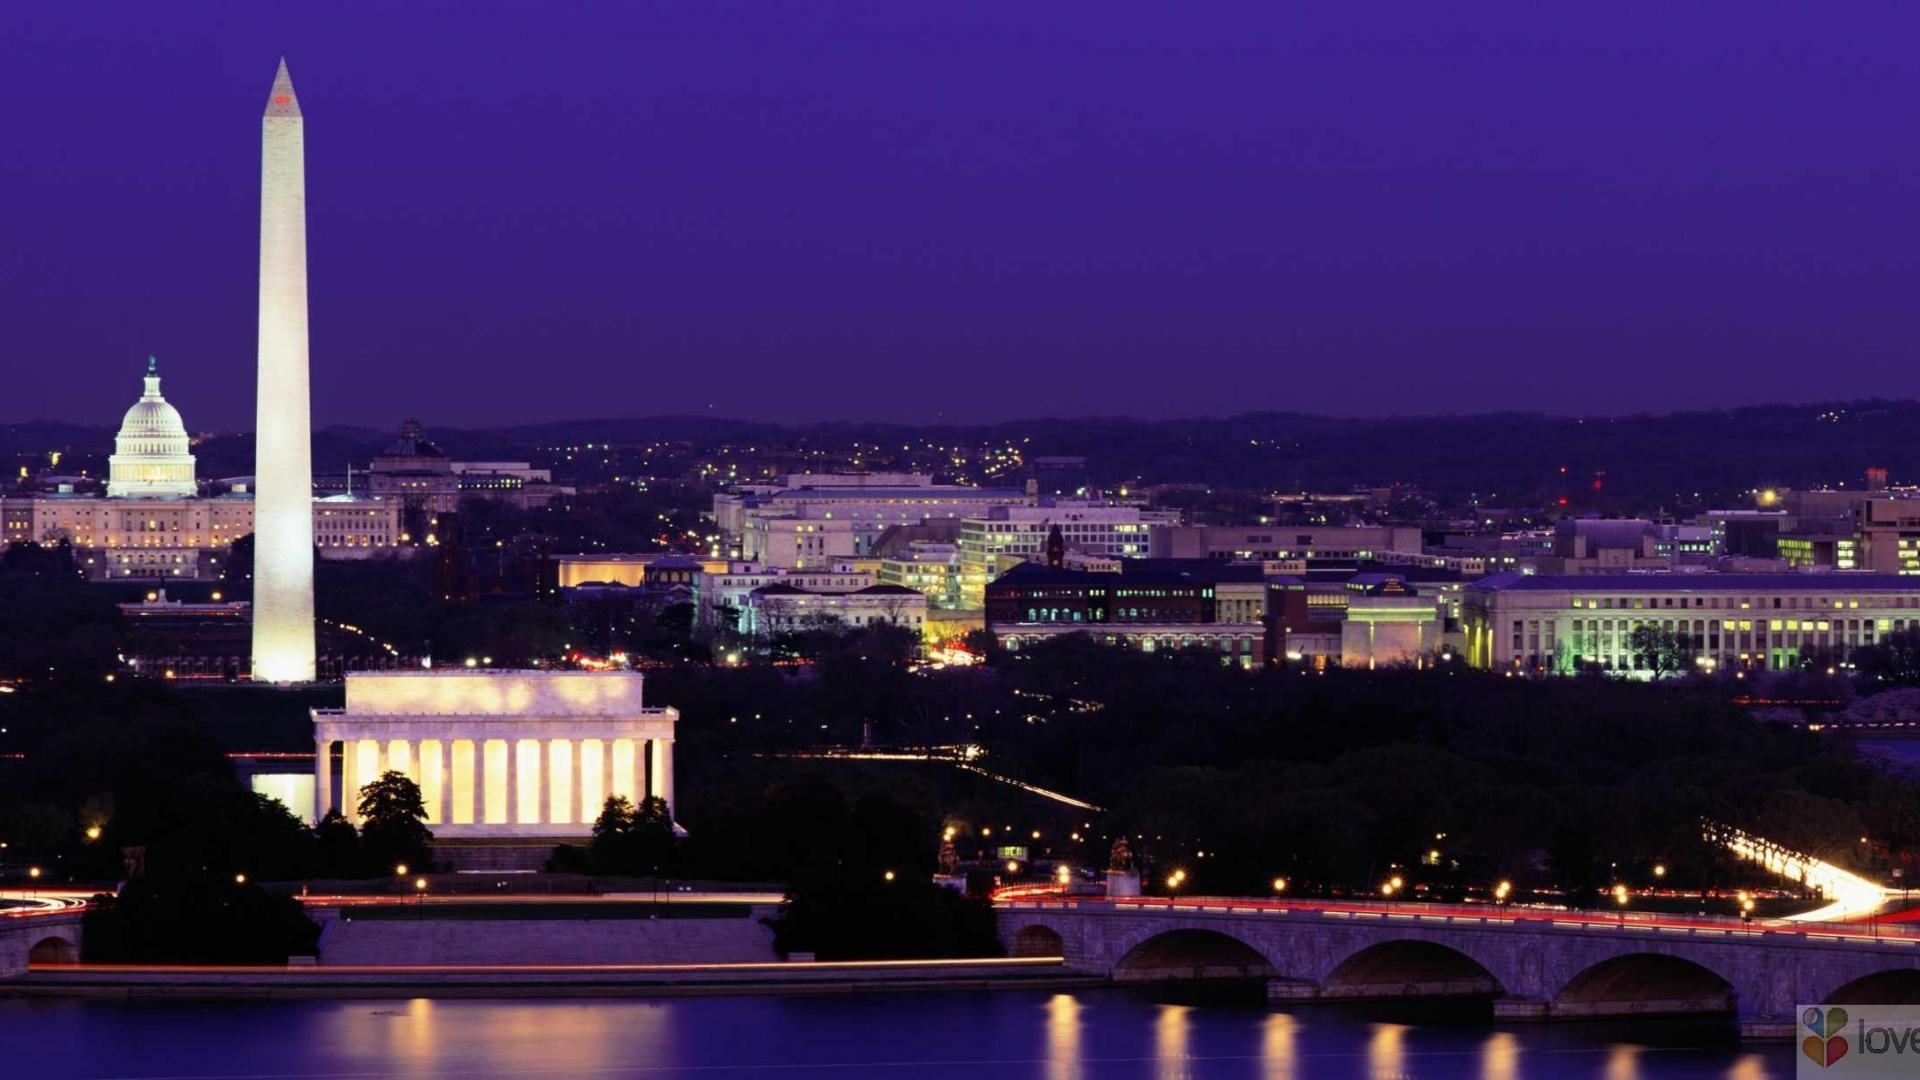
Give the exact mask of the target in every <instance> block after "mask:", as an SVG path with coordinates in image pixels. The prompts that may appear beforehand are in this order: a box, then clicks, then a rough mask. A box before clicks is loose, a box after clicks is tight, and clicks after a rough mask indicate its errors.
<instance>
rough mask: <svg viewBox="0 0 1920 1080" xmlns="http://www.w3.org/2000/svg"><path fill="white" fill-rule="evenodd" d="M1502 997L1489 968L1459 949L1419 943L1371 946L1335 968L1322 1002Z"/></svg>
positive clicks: (1326, 981) (1408, 940) (1401, 940)
mask: <svg viewBox="0 0 1920 1080" xmlns="http://www.w3.org/2000/svg"><path fill="white" fill-rule="evenodd" d="M1502 993H1504V990H1503V989H1502V988H1501V985H1500V980H1499V979H1498V978H1496V977H1495V976H1494V974H1493V972H1491V971H1489V970H1488V969H1487V965H1485V964H1483V963H1481V962H1480V961H1478V960H1476V959H1474V958H1473V957H1471V956H1469V955H1467V954H1466V953H1464V952H1461V951H1460V950H1459V949H1455V948H1452V947H1450V946H1446V945H1442V944H1440V943H1438V942H1434V941H1425V940H1421V939H1418V938H1396V939H1394V940H1391V941H1381V942H1375V943H1374V944H1371V945H1367V946H1365V947H1363V948H1361V949H1358V950H1356V951H1355V952H1353V953H1352V954H1350V955H1348V957H1347V958H1346V959H1344V960H1342V961H1340V962H1339V963H1337V964H1335V965H1334V966H1333V970H1331V971H1329V972H1328V973H1327V977H1326V978H1325V979H1324V980H1322V982H1321V984H1320V996H1321V997H1323V998H1330V999H1338V998H1372V997H1493V996H1498V995H1499V994H1502Z"/></svg>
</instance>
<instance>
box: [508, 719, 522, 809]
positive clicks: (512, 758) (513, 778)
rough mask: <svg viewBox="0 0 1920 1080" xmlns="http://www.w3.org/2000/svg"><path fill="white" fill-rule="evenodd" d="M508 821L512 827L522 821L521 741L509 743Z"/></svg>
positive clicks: (512, 740) (510, 741)
mask: <svg viewBox="0 0 1920 1080" xmlns="http://www.w3.org/2000/svg"><path fill="white" fill-rule="evenodd" d="M506 742H507V820H506V824H508V825H512V824H515V823H516V822H518V821H519V820H520V740H519V739H508V740H507V741H506Z"/></svg>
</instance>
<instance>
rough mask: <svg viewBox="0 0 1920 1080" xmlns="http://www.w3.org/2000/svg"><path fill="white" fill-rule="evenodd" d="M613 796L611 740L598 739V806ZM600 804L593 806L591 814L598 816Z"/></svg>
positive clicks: (604, 803)
mask: <svg viewBox="0 0 1920 1080" xmlns="http://www.w3.org/2000/svg"><path fill="white" fill-rule="evenodd" d="M611 798H613V740H612V739H601V740H600V806H605V805H606V804H607V800H608V799H611ZM600 806H596V807H594V808H593V816H594V818H595V819H596V820H597V819H598V818H599V817H600Z"/></svg>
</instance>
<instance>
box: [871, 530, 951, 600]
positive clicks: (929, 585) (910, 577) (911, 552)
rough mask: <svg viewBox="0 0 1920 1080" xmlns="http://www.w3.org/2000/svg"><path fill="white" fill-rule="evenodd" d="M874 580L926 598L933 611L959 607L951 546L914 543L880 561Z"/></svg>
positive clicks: (922, 542) (923, 542)
mask: <svg viewBox="0 0 1920 1080" xmlns="http://www.w3.org/2000/svg"><path fill="white" fill-rule="evenodd" d="M875 580H876V581H877V582H879V583H880V584H882V585H899V586H902V587H904V588H908V589H912V590H913V591H915V592H917V593H923V594H925V595H926V597H927V600H928V602H929V603H931V604H932V605H933V606H934V607H936V608H942V609H947V610H952V609H956V608H958V607H960V549H959V547H958V546H956V545H954V544H941V543H929V542H925V541H915V542H913V543H910V544H906V545H903V550H901V551H900V552H898V553H897V554H895V555H894V556H892V557H889V558H885V559H882V560H880V569H879V571H878V572H877V573H876V574H875Z"/></svg>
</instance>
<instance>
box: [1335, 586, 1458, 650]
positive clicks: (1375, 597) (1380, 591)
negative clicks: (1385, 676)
mask: <svg viewBox="0 0 1920 1080" xmlns="http://www.w3.org/2000/svg"><path fill="white" fill-rule="evenodd" d="M1350 589H1351V591H1352V595H1351V596H1349V597H1348V598H1347V617H1346V618H1345V619H1344V620H1342V621H1341V623H1340V666H1341V667H1349V668H1366V669H1368V670H1372V669H1375V668H1381V667H1425V666H1427V665H1429V664H1431V663H1432V662H1434V660H1435V659H1436V658H1437V657H1438V656H1439V654H1440V648H1441V645H1442V644H1443V642H1442V635H1443V634H1444V632H1445V629H1446V624H1445V619H1444V618H1443V616H1442V606H1441V604H1440V603H1439V602H1438V601H1437V600H1436V598H1435V597H1433V596H1422V595H1420V594H1419V593H1418V592H1417V591H1416V590H1415V589H1414V588H1413V587H1412V586H1410V585H1408V584H1407V583H1406V582H1405V581H1404V580H1403V579H1400V578H1394V577H1388V578H1385V579H1384V580H1380V581H1377V582H1373V583H1369V584H1362V583H1360V582H1354V583H1352V584H1351V585H1350Z"/></svg>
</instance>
